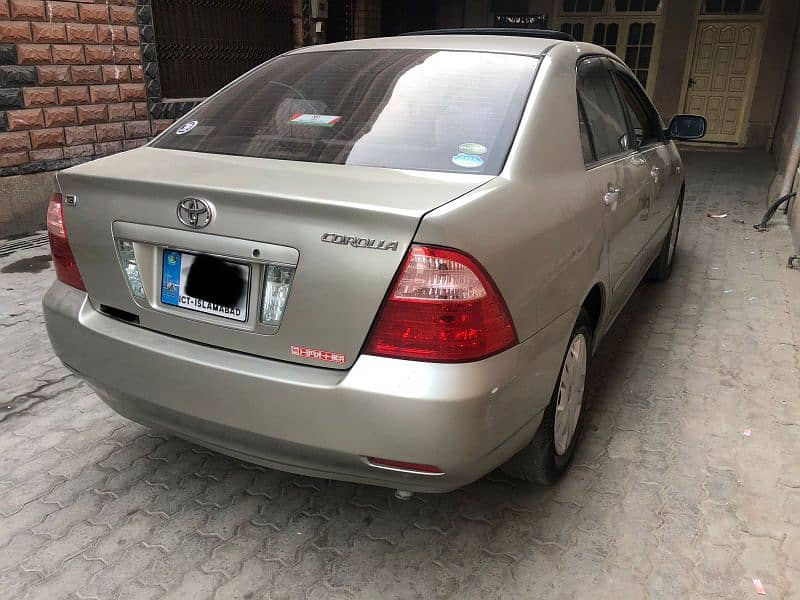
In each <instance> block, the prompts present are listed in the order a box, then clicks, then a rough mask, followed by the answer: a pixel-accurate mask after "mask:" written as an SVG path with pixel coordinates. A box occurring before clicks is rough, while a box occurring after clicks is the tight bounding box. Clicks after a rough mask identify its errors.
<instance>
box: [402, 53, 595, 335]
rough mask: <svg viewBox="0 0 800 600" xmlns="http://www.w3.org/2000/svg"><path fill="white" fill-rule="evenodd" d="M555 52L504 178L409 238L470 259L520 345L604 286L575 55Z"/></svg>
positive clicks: (437, 213)
mask: <svg viewBox="0 0 800 600" xmlns="http://www.w3.org/2000/svg"><path fill="white" fill-rule="evenodd" d="M556 50H559V48H556V49H554V51H553V52H552V53H549V54H548V55H546V56H545V57H544V58H543V60H542V64H541V66H540V68H539V73H538V75H537V78H536V81H535V82H534V85H533V89H532V91H531V96H530V98H529V102H528V106H527V108H526V111H525V114H524V116H523V119H522V122H521V125H520V129H519V132H518V134H517V138H516V140H515V142H514V145H513V147H512V150H511V153H510V155H509V159H508V161H507V163H506V166H505V169H504V171H503V173H502V174H501V175H500V176H499V177H497V178H495V179H494V180H492V181H491V182H489V183H487V184H485V185H484V186H482V187H481V188H478V189H477V190H474V191H473V192H470V193H469V194H467V195H465V196H463V197H462V198H459V199H457V200H455V201H453V202H450V203H449V204H446V205H444V206H442V207H440V208H438V209H436V210H434V211H432V212H430V213H428V214H427V215H426V216H425V217H424V218H423V219H422V222H421V223H420V227H419V229H418V231H417V234H416V236H415V240H416V241H418V242H422V243H430V244H441V245H446V246H452V247H454V248H459V249H462V250H465V251H467V252H469V253H470V254H472V255H473V256H475V258H477V259H478V260H479V261H480V262H481V264H482V265H483V266H484V267H485V268H486V269H487V271H488V272H489V273H490V275H491V276H492V278H493V279H494V280H495V283H496V284H497V286H498V288H499V289H500V292H501V293H502V294H503V297H504V298H505V301H506V303H507V305H508V307H509V310H510V312H511V315H512V318H513V320H514V323H515V326H516V328H517V334H518V336H519V338H520V340H524V339H526V338H527V337H529V336H531V335H533V334H534V333H535V332H536V331H538V330H539V329H541V328H542V327H544V326H545V325H547V324H548V323H550V322H552V321H553V320H555V319H556V318H557V317H559V316H560V315H562V314H564V313H565V312H567V311H576V310H577V308H578V307H580V305H581V303H582V302H583V300H584V298H585V297H586V294H587V293H588V292H589V290H590V289H591V287H592V286H593V285H594V284H595V283H596V282H598V281H600V282H602V283H603V284H605V282H606V279H607V270H608V269H607V260H606V258H605V240H604V236H605V230H604V217H603V209H604V207H603V202H602V197H600V198H596V197H594V195H592V196H591V197H590V196H589V195H588V194H587V188H586V181H587V179H586V169H585V167H584V163H583V156H582V153H581V145H580V132H579V128H578V115H577V96H576V87H575V83H576V82H575V60H576V56H575V53H574V49H572V48H571V47H570V46H565V47H564V48H563V49H562V50H561V51H559V52H557V51H556ZM570 50H573V51H572V52H570ZM566 342H567V340H564V348H566Z"/></svg>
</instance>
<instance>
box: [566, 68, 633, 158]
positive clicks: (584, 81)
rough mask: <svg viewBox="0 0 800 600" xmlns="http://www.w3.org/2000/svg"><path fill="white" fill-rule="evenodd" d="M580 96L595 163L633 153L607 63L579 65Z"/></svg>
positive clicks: (623, 114) (623, 115)
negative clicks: (618, 155) (627, 152)
mask: <svg viewBox="0 0 800 600" xmlns="http://www.w3.org/2000/svg"><path fill="white" fill-rule="evenodd" d="M578 96H579V98H580V101H581V104H582V105H583V109H584V111H585V112H586V120H587V122H588V126H589V133H590V134H591V138H592V143H593V145H594V151H595V155H596V159H597V160H603V159H605V158H608V157H610V156H614V155H617V154H620V153H622V152H626V151H628V150H630V149H631V144H630V140H629V139H628V125H627V122H626V121H625V113H624V112H623V109H622V105H621V104H620V101H619V94H618V93H617V90H616V87H615V86H614V81H613V79H612V78H611V73H610V72H609V70H608V69H607V67H606V63H605V59H603V58H589V59H586V60H583V61H581V62H580V63H579V65H578Z"/></svg>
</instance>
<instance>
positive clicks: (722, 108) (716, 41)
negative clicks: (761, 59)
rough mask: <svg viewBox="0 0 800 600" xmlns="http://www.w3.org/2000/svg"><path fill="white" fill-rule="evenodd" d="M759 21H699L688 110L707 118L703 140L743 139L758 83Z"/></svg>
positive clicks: (689, 88)
mask: <svg viewBox="0 0 800 600" xmlns="http://www.w3.org/2000/svg"><path fill="white" fill-rule="evenodd" d="M759 28H760V24H759V23H754V22H750V21H700V22H699V23H698V25H697V37H696V42H695V47H694V54H693V57H692V67H691V70H690V74H689V82H688V88H687V91H686V103H685V112H687V113H691V114H696V115H703V116H704V117H705V118H706V120H707V121H708V129H707V130H706V135H705V138H703V141H709V142H732V143H737V142H741V141H742V137H743V133H744V132H743V127H744V123H745V117H746V116H747V115H746V114H745V113H746V110H747V104H748V100H749V95H750V93H751V92H752V87H753V85H755V81H754V78H755V69H756V66H757V60H756V59H757V51H756V46H757V43H758V36H759V33H760V31H759Z"/></svg>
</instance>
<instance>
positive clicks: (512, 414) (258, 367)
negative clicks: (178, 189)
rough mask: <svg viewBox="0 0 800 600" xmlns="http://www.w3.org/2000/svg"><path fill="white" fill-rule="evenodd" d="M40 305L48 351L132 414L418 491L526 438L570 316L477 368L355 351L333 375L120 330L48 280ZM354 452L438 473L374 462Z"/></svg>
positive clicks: (211, 443) (487, 465)
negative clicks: (349, 361)
mask: <svg viewBox="0 0 800 600" xmlns="http://www.w3.org/2000/svg"><path fill="white" fill-rule="evenodd" d="M43 304H44V314H45V319H46V323H47V331H48V334H49V336H50V340H51V342H52V344H53V348H54V349H55V352H56V354H57V355H58V356H59V358H60V359H61V360H62V361H63V362H64V363H65V364H66V365H67V366H68V367H69V368H71V369H72V370H73V371H75V372H76V373H78V374H79V375H80V376H81V377H83V378H84V379H86V381H87V382H88V383H89V385H91V386H92V387H93V388H94V389H95V390H96V391H97V392H98V394H99V395H100V397H101V398H102V399H103V400H104V401H105V402H106V403H107V404H108V405H109V406H111V407H112V408H113V409H114V410H115V411H117V412H119V413H120V414H122V415H124V416H126V417H128V418H130V419H132V420H134V421H138V422H140V423H143V424H146V425H150V426H154V427H157V428H161V429H165V430H167V431H170V432H172V433H174V434H176V435H178V436H179V437H183V438H186V439H189V440H192V441H194V442H197V443H199V444H201V445H204V446H207V447H210V448H213V449H216V450H218V451H220V452H222V453H225V454H229V455H232V456H235V457H237V458H241V459H243V460H246V461H250V462H254V463H259V464H262V465H265V466H268V467H273V468H276V469H279V470H285V471H291V472H296V473H302V474H306V475H312V476H318V477H326V478H333V479H341V480H347V481H356V482H362V483H369V484H374V485H381V486H387V487H394V488H401V489H408V490H412V491H422V492H445V491H449V490H452V489H455V488H457V487H460V486H463V485H465V484H467V483H470V482H471V481H474V480H475V479H478V478H479V477H481V476H483V475H484V474H486V473H488V472H489V471H491V470H492V469H493V468H495V467H496V466H497V465H499V464H501V463H502V462H504V461H505V460H506V459H508V458H509V457H510V456H512V455H513V454H514V453H515V452H516V451H517V450H519V449H520V448H521V447H522V446H524V445H525V444H526V443H527V442H528V441H529V440H530V438H531V437H532V435H533V433H534V432H535V430H536V428H537V427H538V425H539V422H540V420H541V413H542V411H543V410H544V408H545V407H546V405H547V402H548V401H549V398H550V394H551V392H552V389H553V385H554V383H555V379H556V374H557V372H558V369H559V366H560V362H561V358H562V356H563V352H564V347H565V345H566V341H567V338H568V336H569V332H570V330H571V328H572V321H573V316H571V315H565V316H564V317H563V318H561V319H559V320H557V321H556V322H554V323H553V324H551V325H549V326H548V327H547V328H545V329H544V330H542V331H541V332H539V333H538V334H537V335H536V336H534V337H533V338H530V339H528V340H526V341H525V342H523V343H522V344H520V345H518V346H517V347H515V348H513V349H511V350H509V351H507V352H503V353H502V354H499V355H497V356H494V357H491V358H489V359H487V360H484V361H479V362H475V363H468V364H460V365H445V364H430V363H421V362H413V361H403V360H394V359H386V358H379V357H374V356H361V357H360V358H359V359H358V360H357V361H356V363H355V364H354V365H353V367H352V368H351V369H349V370H348V371H336V370H331V369H323V368H316V367H309V366H305V365H297V364H291V363H285V362H281V361H275V360H268V359H264V358H260V357H254V356H250V355H245V354H240V353H236V352H230V351H227V350H223V349H219V348H214V347H209V346H204V345H201V344H197V343H194V342H190V341H186V340H183V339H178V338H174V337H170V336H166V335H163V334H160V333H157V332H154V331H150V330H147V329H144V328H141V327H136V326H132V325H130V324H127V323H124V322H121V321H117V320H115V319H112V318H110V317H107V316H105V315H103V314H101V313H99V312H98V311H96V310H95V309H94V308H93V307H92V305H91V303H90V302H89V301H88V299H87V296H86V294H85V293H83V292H80V291H78V290H75V289H73V288H70V287H68V286H66V285H64V284H62V283H60V282H56V283H54V284H53V286H52V287H51V288H50V290H49V291H48V293H47V295H46V296H45V298H44V302H43ZM365 456H376V457H381V458H387V459H393V460H401V461H406V462H413V463H423V464H431V465H436V466H438V467H439V468H440V469H441V470H443V471H444V472H445V474H444V475H435V476H431V475H418V474H410V473H404V472H398V471H391V470H385V469H379V468H375V467H373V466H371V465H369V464H367V463H366V461H365V460H364V457H365Z"/></svg>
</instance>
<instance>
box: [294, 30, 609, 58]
mask: <svg viewBox="0 0 800 600" xmlns="http://www.w3.org/2000/svg"><path fill="white" fill-rule="evenodd" d="M562 44H563V45H571V46H573V47H575V46H577V47H578V48H579V52H580V53H581V54H583V53H584V52H585V51H586V50H585V49H586V48H590V49H594V50H596V51H599V52H596V53H603V54H606V53H607V51H606V50H605V49H603V48H600V47H599V46H594V45H592V44H584V43H579V42H569V41H564V40H558V39H553V38H544V37H528V36H515V35H507V34H505V35H491V34H488V35H487V34H484V33H481V34H452V33H442V34H432V33H428V32H426V33H425V34H423V35H414V34H406V35H402V36H396V37H382V38H368V39H362V40H350V41H347V42H336V43H333V44H321V45H318V46H305V47H303V48H298V49H296V50H293V51H292V52H290V54H300V53H306V52H327V51H335V50H390V49H391V50H397V49H408V50H462V51H473V52H505V53H510V54H526V55H530V56H541V55H543V54H545V53H547V51H548V50H550V49H551V48H553V47H554V46H558V45H562Z"/></svg>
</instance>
